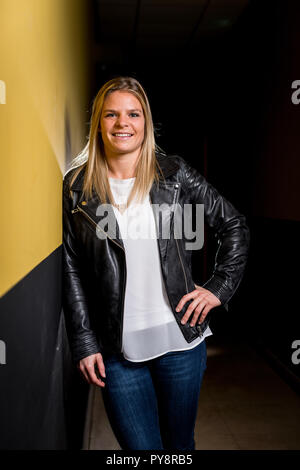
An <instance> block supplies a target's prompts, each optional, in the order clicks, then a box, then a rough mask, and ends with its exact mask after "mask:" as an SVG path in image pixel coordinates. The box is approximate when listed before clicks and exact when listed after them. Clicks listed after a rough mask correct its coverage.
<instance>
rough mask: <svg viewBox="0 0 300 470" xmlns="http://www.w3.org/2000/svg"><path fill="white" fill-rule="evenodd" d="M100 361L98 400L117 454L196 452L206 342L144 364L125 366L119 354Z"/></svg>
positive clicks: (126, 363)
mask: <svg viewBox="0 0 300 470" xmlns="http://www.w3.org/2000/svg"><path fill="white" fill-rule="evenodd" d="M103 360H104V365H105V369H106V384H105V387H104V388H101V391H102V397H103V402H104V406H105V409H106V413H107V417H108V419H109V421H110V425H111V427H112V430H113V432H114V434H115V437H116V439H117V440H118V442H119V445H120V447H121V449H122V450H149V449H168V450H195V440H194V428H195V421H196V415H197V408H198V400H199V393H200V387H201V383H202V378H203V374H204V371H205V369H206V344H205V340H203V341H202V342H201V343H200V344H198V346H196V347H194V348H192V349H188V350H185V351H172V352H168V353H166V354H164V355H162V356H159V357H157V358H155V359H151V360H148V361H143V362H130V361H128V360H126V359H124V357H123V355H122V354H114V355H110V356H107V357H105V355H103Z"/></svg>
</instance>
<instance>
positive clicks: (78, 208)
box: [71, 205, 125, 253]
mask: <svg viewBox="0 0 300 470" xmlns="http://www.w3.org/2000/svg"><path fill="white" fill-rule="evenodd" d="M71 212H72V214H76V212H82V213H83V215H84V216H85V217H87V219H88V220H90V221H91V222H92V223H93V224H94V225H95V227H96V228H98V229H99V228H100V230H102V232H103V233H105V235H106V236H107V238H109V239H110V240H111V241H112V242H114V243H115V244H116V245H118V246H119V247H120V248H122V250H123V251H124V253H125V250H124V248H123V247H122V245H120V243H118V242H116V240H114V239H113V238H111V237H110V236H109V235H107V232H105V231H104V230H103V228H101V227H99V226H98V225H97V224H96V222H95V221H94V220H93V219H92V217H90V216H89V215H88V214H87V213H86V212H85V211H84V210H83V209H82V208H81V207H79V206H78V205H77V207H76V208H75V209H73V210H72V211H71Z"/></svg>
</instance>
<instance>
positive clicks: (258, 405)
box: [83, 335, 300, 450]
mask: <svg viewBox="0 0 300 470" xmlns="http://www.w3.org/2000/svg"><path fill="white" fill-rule="evenodd" d="M206 345H207V354H208V358H207V369H206V371H205V375H204V379H203V384H202V389H201V392H200V398H199V408H198V414H197V422H196V427H195V440H196V450H202V449H205V450H235V449H238V450H241V449H243V450H286V449H300V406H299V405H300V399H299V397H298V395H297V393H296V392H295V391H294V390H292V389H291V388H290V387H289V386H288V385H287V384H286V383H285V382H284V381H283V380H282V379H281V378H280V377H279V376H278V375H277V374H276V373H275V372H274V371H273V370H272V369H271V368H270V366H269V365H268V364H267V363H266V362H265V361H264V360H263V359H262V358H261V357H260V356H259V355H258V354H257V353H256V352H255V351H253V350H252V349H251V348H250V347H249V346H247V345H244V344H242V343H237V342H235V343H234V344H233V343H232V340H230V343H228V344H226V342H225V341H222V343H221V341H220V339H219V338H216V337H215V336H214V335H213V336H210V337H208V338H207V339H206ZM83 448H84V449H90V450H119V449H120V447H119V445H118V443H117V441H116V439H115V437H114V435H113V432H112V430H111V427H110V424H109V422H108V420H107V417H106V412H105V409H104V406H103V402H102V395H101V390H100V389H99V388H98V387H94V386H93V387H91V390H90V396H89V406H88V414H87V420H86V429H85V438H84V445H83Z"/></svg>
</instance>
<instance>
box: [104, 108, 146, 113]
mask: <svg viewBox="0 0 300 470" xmlns="http://www.w3.org/2000/svg"><path fill="white" fill-rule="evenodd" d="M109 111H112V112H114V113H115V112H117V110H116V109H104V110H103V112H104V113H107V112H109ZM127 111H129V112H131V113H132V112H134V111H138V112H141V111H142V110H141V109H128V110H127Z"/></svg>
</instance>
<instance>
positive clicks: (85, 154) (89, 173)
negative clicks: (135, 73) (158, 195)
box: [70, 77, 163, 206]
mask: <svg viewBox="0 0 300 470" xmlns="http://www.w3.org/2000/svg"><path fill="white" fill-rule="evenodd" d="M117 90H123V91H127V92H129V93H132V94H133V95H134V96H136V98H138V100H139V101H140V103H141V106H142V109H143V113H144V118H145V129H144V141H143V143H142V147H141V152H140V155H139V158H138V162H137V166H136V178H135V182H134V185H133V187H132V190H131V193H130V195H129V198H128V201H127V206H129V204H130V202H131V201H132V200H133V198H134V197H136V199H137V200H140V201H142V200H143V199H144V198H145V196H146V195H147V193H148V191H149V190H150V188H151V186H152V184H153V182H154V181H157V182H158V180H159V172H160V173H161V175H162V176H163V173H162V171H161V168H160V166H159V164H158V162H157V159H156V156H155V152H156V150H157V149H159V147H158V146H157V145H156V143H155V137H154V127H153V121H152V114H151V109H150V105H149V101H148V98H147V95H146V93H145V91H144V89H143V87H142V86H141V84H140V83H139V82H138V81H137V80H136V79H135V78H132V77H117V78H113V79H112V80H109V81H108V82H106V83H105V84H104V85H103V86H102V87H101V88H100V90H99V91H98V93H97V95H96V97H95V98H94V101H93V106H92V115H91V119H90V129H89V137H88V142H87V144H86V146H85V147H84V148H83V150H82V151H81V152H80V153H79V154H78V155H77V157H75V158H74V159H73V161H72V164H71V168H70V169H72V168H75V167H76V171H75V172H74V175H73V176H72V178H71V181H70V187H71V186H72V184H73V182H74V181H75V179H76V177H77V176H78V174H79V172H80V171H81V170H82V168H83V167H85V170H84V182H83V194H84V197H86V198H87V199H88V198H90V197H92V193H93V191H95V192H96V194H97V195H98V197H99V199H100V201H101V202H102V203H108V202H109V201H110V202H111V203H112V204H114V203H115V201H114V198H113V195H112V192H111V189H110V185H109V180H108V172H107V170H108V167H107V160H106V157H105V152H104V145H103V141H102V137H101V133H99V124H100V118H101V114H102V109H103V105H104V101H105V99H106V97H107V96H108V95H109V94H110V93H113V92H114V91H117ZM107 196H108V198H109V201H108V200H107Z"/></svg>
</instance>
